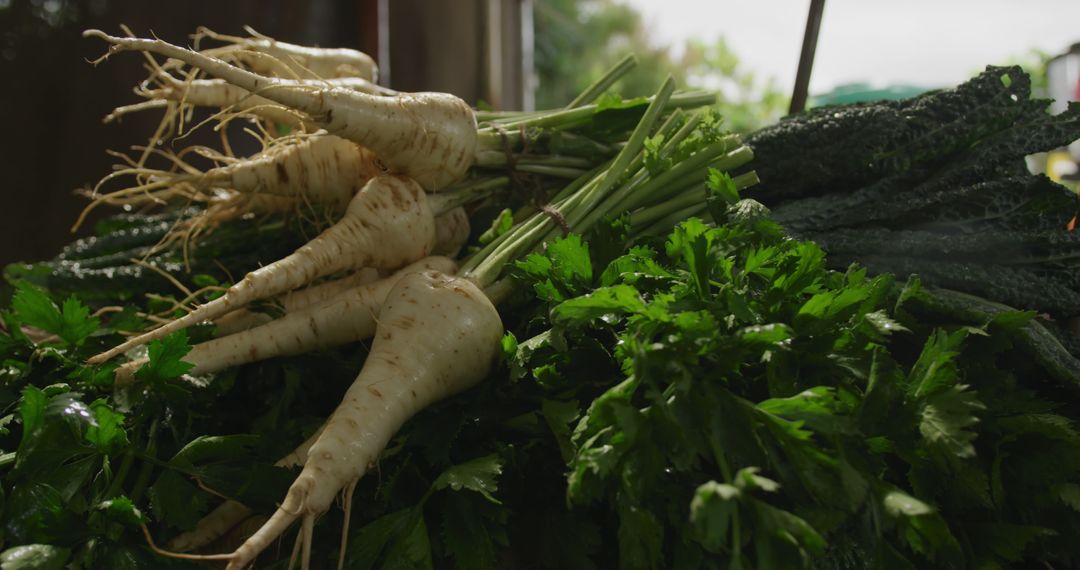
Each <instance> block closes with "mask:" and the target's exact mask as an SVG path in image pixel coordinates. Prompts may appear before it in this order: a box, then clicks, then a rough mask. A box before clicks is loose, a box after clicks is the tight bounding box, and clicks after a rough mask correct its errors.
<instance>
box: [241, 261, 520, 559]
mask: <svg viewBox="0 0 1080 570" xmlns="http://www.w3.org/2000/svg"><path fill="white" fill-rule="evenodd" d="M502 333H503V328H502V321H501V320H500V318H499V314H498V311H496V310H495V307H494V305H492V303H491V301H490V300H489V299H488V298H487V297H486V296H485V295H484V293H483V292H482V291H481V290H480V289H479V288H478V287H477V286H476V285H474V284H473V283H472V282H471V281H469V280H467V279H462V278H457V277H451V276H448V275H445V274H443V273H440V272H438V271H425V272H421V273H412V274H409V275H406V276H405V277H403V278H402V279H401V280H400V281H399V282H398V283H397V285H396V286H395V287H394V288H393V289H392V290H391V291H390V294H389V296H388V297H387V300H386V304H385V305H384V307H383V309H382V313H381V316H380V320H379V325H378V328H377V330H376V334H375V340H374V342H373V343H372V347H371V352H370V353H369V354H368V357H367V361H366V362H365V363H364V368H363V370H362V371H361V372H360V375H359V376H358V377H357V379H356V381H355V382H353V384H352V386H350V387H349V389H348V391H347V392H346V393H345V397H344V398H343V400H342V403H341V405H340V406H338V408H337V410H335V411H334V413H333V415H331V416H330V419H329V420H327V423H326V428H325V430H324V431H323V433H322V435H320V436H319V438H318V439H317V440H316V441H315V443H314V444H313V445H312V446H311V449H310V450H309V452H308V457H307V461H306V462H305V464H304V469H303V471H302V472H301V473H300V475H299V476H298V477H297V479H296V481H295V482H294V483H293V485H292V486H291V487H290V489H289V492H288V494H287V495H286V497H285V501H284V502H283V503H282V505H281V506H280V507H279V508H278V509H277V511H275V513H274V514H273V516H272V517H271V518H270V520H269V521H267V523H266V524H265V525H264V526H263V527H262V528H261V529H260V530H259V531H258V532H256V533H255V534H254V535H252V536H251V538H249V539H248V540H247V542H245V543H244V544H243V545H242V546H241V547H240V548H238V549H237V550H236V551H235V552H233V553H232V554H231V555H229V556H228V560H229V565H228V568H231V569H239V568H244V567H246V566H247V565H248V564H249V563H251V561H253V560H254V559H255V557H256V556H258V555H259V553H260V552H262V551H263V550H264V549H266V548H267V547H268V546H269V545H270V544H271V543H272V542H273V541H274V540H276V539H277V538H278V537H279V536H280V535H281V534H282V533H283V532H284V531H285V530H286V529H287V528H288V527H289V526H290V525H291V524H292V523H293V522H295V521H296V520H297V519H302V520H303V522H304V526H305V530H306V531H307V532H305V533H304V535H303V537H302V540H303V565H304V567H305V568H306V567H308V566H309V562H310V556H311V542H310V531H309V529H310V528H311V525H312V524H313V523H314V520H315V517H317V516H318V515H320V514H321V513H323V512H325V511H326V510H327V509H329V508H330V505H331V503H332V502H333V500H334V497H335V496H336V495H337V494H338V493H340V492H341V491H342V490H343V489H344V488H345V487H346V486H348V485H349V484H351V483H352V482H353V481H356V480H357V479H359V478H360V477H362V476H363V475H364V473H365V472H366V471H367V470H368V469H369V468H370V467H371V466H372V465H374V463H375V461H376V459H377V458H378V456H379V454H380V453H381V452H382V450H383V448H385V446H386V444H387V442H388V441H389V440H390V438H391V437H392V436H393V435H394V433H396V432H397V430H398V429H399V428H400V427H401V426H402V425H403V424H404V423H405V422H406V421H407V420H408V419H409V418H411V417H412V416H413V415H415V414H416V413H417V412H418V411H420V410H422V409H423V408H425V407H426V406H428V405H430V404H432V403H434V402H436V401H438V400H441V399H444V398H446V397H448V396H451V395H453V394H456V393H457V392H460V391H462V390H465V389H466V388H469V387H471V386H473V385H474V384H476V383H478V382H479V381H481V380H482V379H483V378H484V377H485V376H487V374H488V372H489V371H490V369H491V366H492V364H493V363H494V361H495V358H496V354H497V351H498V347H499V338H500V337H501V336H502Z"/></svg>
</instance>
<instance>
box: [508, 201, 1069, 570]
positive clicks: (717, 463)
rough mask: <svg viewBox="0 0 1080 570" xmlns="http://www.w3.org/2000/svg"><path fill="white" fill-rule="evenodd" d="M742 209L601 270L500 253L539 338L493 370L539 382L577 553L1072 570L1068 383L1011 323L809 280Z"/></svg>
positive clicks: (876, 283)
mask: <svg viewBox="0 0 1080 570" xmlns="http://www.w3.org/2000/svg"><path fill="white" fill-rule="evenodd" d="M760 210H761V209H760V207H756V206H755V205H753V203H750V202H740V203H738V204H736V205H735V206H733V207H731V208H730V209H729V210H728V211H727V212H725V213H723V214H722V215H721V219H727V220H729V223H728V224H727V225H722V226H720V227H717V228H708V227H706V226H704V225H703V224H701V223H700V222H698V221H696V220H690V221H688V222H686V223H684V224H681V225H680V226H679V227H677V228H676V230H675V232H674V233H673V234H672V235H671V236H669V237H668V239H667V240H666V241H664V242H659V241H655V242H654V243H653V247H649V246H648V245H646V246H640V247H635V248H633V249H632V250H631V251H630V252H629V253H627V254H626V255H623V256H620V257H617V258H616V259H614V260H613V261H612V262H611V263H609V264H606V266H605V264H603V263H601V264H600V265H595V264H594V260H590V255H589V251H588V248H587V247H585V246H584V245H582V244H581V243H580V242H579V241H576V240H573V239H571V240H565V241H563V242H560V243H559V244H556V246H553V247H552V248H550V249H549V250H548V252H547V253H546V254H545V255H544V256H535V257H533V258H530V259H529V260H527V261H526V262H525V263H522V264H520V265H519V268H520V270H521V271H522V273H523V274H524V275H526V278H527V279H528V280H529V281H531V282H532V283H533V285H534V288H535V291H536V293H537V295H538V296H539V297H540V298H541V299H543V300H545V301H547V302H548V304H549V306H550V307H551V309H550V322H551V324H552V328H550V329H549V330H546V331H544V332H542V333H540V334H539V335H536V336H533V337H532V338H530V339H529V340H527V341H524V342H521V343H515V342H510V343H509V344H510V345H511V346H513V345H515V344H516V348H515V349H514V350H513V355H514V356H513V357H512V359H511V362H512V370H511V379H515V378H516V379H517V380H516V382H518V383H522V382H525V383H530V382H535V383H536V384H537V385H539V386H540V387H542V388H543V390H544V392H545V397H546V399H545V400H543V401H542V402H541V405H540V408H541V410H542V415H543V418H544V420H545V422H546V423H547V424H548V425H549V426H550V427H551V430H552V434H553V435H554V436H555V437H556V439H557V440H558V442H559V449H560V452H561V453H562V457H563V459H564V460H565V461H566V469H567V473H568V475H567V480H566V483H567V486H566V496H567V500H568V503H569V505H570V506H571V512H579V513H580V512H583V511H584V510H585V509H589V508H594V509H597V512H598V513H602V514H596V515H594V516H593V517H592V522H593V524H594V525H595V529H596V533H597V535H598V536H599V537H600V542H601V544H602V546H600V547H599V549H600V550H599V551H600V552H602V553H603V554H601V555H600V557H599V558H598V559H597V560H607V561H609V564H610V561H611V560H614V559H615V558H616V557H617V559H618V561H619V564H620V566H621V567H624V568H660V567H673V568H752V567H753V568H800V567H802V568H809V567H818V568H927V567H943V568H949V567H953V568H964V567H972V568H976V567H978V568H991V567H1002V566H1007V565H1009V564H1011V563H1015V562H1019V561H1022V560H1025V561H1029V562H1035V561H1039V560H1041V561H1045V562H1050V563H1053V564H1058V563H1062V564H1065V565H1070V564H1074V563H1075V562H1076V560H1077V555H1078V554H1080V552H1078V551H1077V548H1076V546H1075V544H1074V543H1073V541H1072V540H1071V539H1070V538H1069V537H1071V536H1074V535H1075V533H1076V532H1077V531H1078V530H1080V527H1078V525H1080V508H1078V507H1080V504H1077V501H1076V499H1077V498H1078V497H1077V495H1076V492H1077V490H1080V487H1078V486H1077V482H1078V481H1080V463H1078V461H1077V460H1078V458H1080V455H1078V453H1077V452H1078V449H1077V446H1078V445H1080V438H1078V435H1077V432H1076V431H1075V428H1074V425H1075V419H1076V417H1077V412H1078V411H1080V410H1078V409H1077V405H1076V394H1077V390H1078V388H1080V383H1077V381H1076V377H1075V376H1072V377H1070V376H1068V375H1064V376H1063V375H1056V374H1055V372H1054V367H1053V366H1052V365H1051V363H1052V362H1061V361H1065V362H1069V363H1070V365H1071V366H1072V367H1073V369H1074V370H1075V366H1076V363H1075V361H1074V360H1072V359H1071V357H1069V356H1068V354H1067V353H1066V354H1062V353H1061V351H1060V350H1059V349H1060V346H1059V345H1057V344H1056V342H1048V343H1045V344H1040V343H1039V342H1037V339H1038V338H1039V335H1040V332H1043V333H1044V332H1045V331H1044V330H1042V329H1041V327H1040V325H1038V323H1036V322H1034V321H1033V320H1032V319H1033V313H1031V312H1026V313H1025V312H1018V311H1014V310H1008V309H1007V308H1001V307H993V306H991V304H989V303H987V302H985V301H982V300H978V299H975V300H970V299H968V298H966V297H958V296H957V295H956V294H953V293H950V292H941V291H931V290H923V288H922V287H921V286H920V284H919V282H918V281H917V280H912V281H911V282H909V283H907V284H906V285H905V286H903V287H897V286H895V285H894V283H893V280H892V278H891V277H890V276H887V275H886V276H879V277H876V278H873V279H871V278H869V277H867V273H866V271H865V270H864V269H860V268H857V267H851V268H849V269H848V270H847V271H846V272H844V273H835V272H830V271H828V270H827V269H826V267H825V259H824V254H823V252H822V251H821V250H820V249H819V248H818V247H817V246H815V245H814V244H812V243H809V242H800V241H792V240H786V239H783V238H782V237H781V232H780V230H779V228H778V227H777V226H776V225H774V224H773V222H771V221H769V220H767V219H765V218H762V217H758V216H760V213H759V212H760ZM593 257H594V258H596V257H597V255H596V254H595V253H594V254H593ZM599 257H600V259H603V255H602V254H601V255H600V256H599ZM543 320H545V319H538V322H542V321H543ZM526 328H528V327H526ZM1032 354H1034V355H1036V358H1035V359H1031V358H1029V355H1032ZM604 549H609V550H604ZM616 552H617V555H616V554H615V553H616ZM599 566H600V567H603V563H600V564H599Z"/></svg>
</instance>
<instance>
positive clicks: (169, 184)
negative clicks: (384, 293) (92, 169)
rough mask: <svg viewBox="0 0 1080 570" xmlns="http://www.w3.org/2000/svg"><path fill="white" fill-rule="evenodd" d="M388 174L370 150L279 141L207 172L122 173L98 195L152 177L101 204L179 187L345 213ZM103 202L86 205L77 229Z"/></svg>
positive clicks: (318, 140) (299, 139)
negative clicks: (126, 180)
mask: <svg viewBox="0 0 1080 570" xmlns="http://www.w3.org/2000/svg"><path fill="white" fill-rule="evenodd" d="M185 166H187V165H185ZM384 172H385V171H384V169H383V168H382V165H381V164H380V163H379V160H378V159H377V158H376V157H375V155H374V154H372V153H371V151H369V150H368V149H366V148H364V147H362V146H360V145H358V144H356V143H354V142H352V141H349V140H346V139H343V138H340V137H336V136H333V135H329V134H326V133H315V134H312V135H307V136H293V137H289V138H287V139H283V140H277V141H274V144H272V145H271V146H269V147H268V148H266V149H265V150H263V151H262V152H259V153H257V154H255V155H253V156H250V157H247V158H243V159H238V160H235V161H232V162H230V163H229V164H226V165H223V166H218V167H216V168H211V169H209V170H206V171H205V172H200V171H197V170H195V169H193V168H191V167H187V168H185V169H184V170H182V171H180V172H172V171H158V170H148V169H146V168H142V167H132V168H123V169H120V170H116V171H114V172H112V173H110V174H109V175H108V176H106V177H104V178H103V179H102V180H101V181H100V182H99V183H98V184H97V186H96V187H95V188H94V193H95V194H96V193H97V191H98V189H99V188H100V187H101V186H102V185H103V184H105V183H106V182H109V181H111V180H113V179H116V178H120V177H125V176H136V177H140V178H142V177H146V176H150V177H151V178H152V181H151V182H148V183H146V184H141V185H138V186H133V187H129V188H125V189H122V190H117V191H115V192H110V193H108V194H104V195H103V196H102V198H103V199H104V200H101V201H104V202H106V203H107V202H108V201H109V200H115V199H117V198H120V197H123V196H133V195H134V196H139V195H145V194H151V193H153V192H155V191H168V192H174V193H175V188H176V187H184V188H188V189H190V191H192V192H203V193H206V192H207V191H209V190H210V189H213V188H220V189H227V190H233V191H236V192H239V193H242V194H257V193H262V194H269V195H273V196H286V197H296V198H301V199H302V200H304V201H306V202H314V203H320V204H325V205H328V206H330V207H332V208H338V209H340V208H342V207H344V206H345V204H347V203H348V202H349V200H351V199H352V197H353V195H354V194H356V192H357V191H358V190H359V189H360V188H361V187H362V186H363V185H364V183H365V182H367V181H368V180H371V179H372V178H374V177H376V176H378V175H380V174H384ZM101 201H94V202H91V203H90V204H89V205H87V207H86V208H85V210H84V212H83V214H82V216H80V218H79V220H78V222H77V224H76V225H78V223H81V222H82V220H83V218H84V217H85V216H86V214H87V213H88V212H89V211H91V210H92V209H93V208H94V207H95V206H96V205H97V204H99V203H101Z"/></svg>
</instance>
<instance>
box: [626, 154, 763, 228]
mask: <svg viewBox="0 0 1080 570" xmlns="http://www.w3.org/2000/svg"><path fill="white" fill-rule="evenodd" d="M739 142H740V140H739V137H738V136H737V135H731V136H728V137H724V139H722V140H721V141H719V142H717V143H714V144H712V145H709V146H708V147H705V148H704V149H702V150H701V151H699V152H697V153H696V154H694V155H693V156H691V157H690V158H688V159H686V160H684V161H682V162H680V163H679V164H677V165H675V167H674V168H672V169H671V170H668V171H667V172H664V173H663V174H661V175H660V176H657V177H656V178H653V179H652V180H650V181H648V182H646V183H645V184H643V185H641V187H640V188H638V189H637V190H636V191H635V192H633V193H632V194H630V195H628V196H627V197H626V201H625V202H623V203H622V204H620V208H621V210H622V211H629V210H633V209H635V208H638V207H640V206H642V205H643V204H645V203H647V202H648V201H649V199H650V198H653V197H656V196H659V197H663V196H666V195H667V194H668V193H667V192H664V191H663V190H664V189H665V188H666V187H669V186H671V185H672V184H676V183H677V181H678V180H687V179H690V180H700V179H701V178H702V177H704V176H705V173H706V172H707V171H708V169H709V168H710V167H711V168H715V169H717V170H723V171H726V170H731V169H732V168H737V167H739V166H742V165H743V164H746V163H747V162H750V160H752V159H753V158H754V153H753V151H751V150H750V147H747V146H740V147H738V148H736V149H735V150H730V149H731V148H733V146H734V145H735V144H738V143H739ZM732 143H734V144H732ZM718 157H719V158H718ZM654 195H655V196H654Z"/></svg>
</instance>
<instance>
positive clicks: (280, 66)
mask: <svg viewBox="0 0 1080 570" xmlns="http://www.w3.org/2000/svg"><path fill="white" fill-rule="evenodd" d="M246 31H247V32H248V33H249V34H251V37H246V38H245V37H239V36H230V35H226V34H219V33H217V32H214V31H213V30H210V29H209V28H206V27H200V28H199V29H198V30H197V31H196V32H195V39H196V40H199V39H202V38H204V37H205V38H211V39H214V40H218V41H222V42H226V44H227V45H224V46H220V47H214V48H208V49H205V50H202V52H201V53H203V54H205V55H208V56H212V57H217V58H221V59H225V60H230V61H235V62H237V63H241V64H243V65H244V66H245V67H247V68H249V69H251V70H252V71H254V72H256V73H262V74H264V75H276V76H278V77H296V78H310V79H332V78H343V77H355V78H361V79H364V80H365V81H369V82H372V83H374V82H375V81H377V80H378V79H379V68H378V66H377V65H376V64H375V60H374V59H372V58H371V56H369V55H368V54H366V53H364V52H362V51H358V50H354V49H349V48H319V47H309V46H301V45H296V44H290V43H287V42H282V41H278V40H275V39H273V38H271V37H269V36H265V35H262V34H259V33H257V32H255V31H254V30H252V29H251V28H246Z"/></svg>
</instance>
